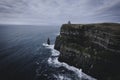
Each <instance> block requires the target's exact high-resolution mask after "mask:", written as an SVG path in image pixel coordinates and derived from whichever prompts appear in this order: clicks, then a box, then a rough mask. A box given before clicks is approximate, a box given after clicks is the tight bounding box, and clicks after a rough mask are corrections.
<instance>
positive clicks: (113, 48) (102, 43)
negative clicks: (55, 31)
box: [55, 23, 120, 80]
mask: <svg viewBox="0 0 120 80" xmlns="http://www.w3.org/2000/svg"><path fill="white" fill-rule="evenodd" d="M55 49H57V50H59V51H60V53H61V54H60V56H59V61H61V62H66V63H68V64H69V65H72V66H75V67H77V68H82V69H83V72H85V73H87V74H89V75H91V76H93V77H95V78H97V79H100V80H115V79H116V80H117V79H118V78H119V76H120V69H119V68H120V24H117V23H101V24H63V25H62V27H61V30H60V35H59V36H57V38H56V41H55Z"/></svg>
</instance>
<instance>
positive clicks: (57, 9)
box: [0, 0, 120, 25]
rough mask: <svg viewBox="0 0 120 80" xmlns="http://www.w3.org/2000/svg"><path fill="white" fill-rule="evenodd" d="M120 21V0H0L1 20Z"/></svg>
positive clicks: (50, 22) (13, 22) (5, 21)
mask: <svg viewBox="0 0 120 80" xmlns="http://www.w3.org/2000/svg"><path fill="white" fill-rule="evenodd" d="M69 20H70V21H72V22H73V23H96V22H120V0H114V1H113V0H69V1H68V0H59V1H58V0H0V24H38V25H46V24H47V25H49V24H52V25H54V24H55V25H56V24H62V23H66V22H67V21H69Z"/></svg>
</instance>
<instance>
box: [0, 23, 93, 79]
mask: <svg viewBox="0 0 120 80" xmlns="http://www.w3.org/2000/svg"><path fill="white" fill-rule="evenodd" d="M59 29H60V27H58V26H23V25H21V26H20V25H0V80H95V79H94V78H92V77H90V76H87V75H86V74H84V73H82V70H81V69H77V68H75V67H72V66H69V65H67V64H66V63H60V62H59V61H58V60H57V58H58V56H59V54H60V53H59V52H58V51H56V50H54V42H55V38H56V36H57V35H58V34H59ZM48 37H49V38H50V40H51V45H47V44H46V41H47V38H48Z"/></svg>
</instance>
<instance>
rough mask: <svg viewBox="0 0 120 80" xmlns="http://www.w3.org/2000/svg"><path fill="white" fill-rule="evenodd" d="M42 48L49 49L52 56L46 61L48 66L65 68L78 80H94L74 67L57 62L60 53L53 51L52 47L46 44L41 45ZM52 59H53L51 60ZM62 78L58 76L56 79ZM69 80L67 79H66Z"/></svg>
mask: <svg viewBox="0 0 120 80" xmlns="http://www.w3.org/2000/svg"><path fill="white" fill-rule="evenodd" d="M43 46H45V47H46V48H48V49H50V50H51V52H52V54H51V56H50V57H49V59H48V64H49V65H52V66H54V67H65V68H66V69H68V70H70V71H73V72H74V73H75V74H76V75H77V76H78V77H79V79H82V78H84V79H87V80H96V79H95V78H92V77H91V76H88V75H87V74H85V73H83V72H82V69H78V68H76V67H74V66H70V65H68V64H67V63H64V62H59V61H58V57H59V55H60V52H59V51H57V50H55V49H54V45H48V44H46V43H43ZM52 57H54V58H52ZM62 77H63V76H61V75H58V78H60V80H64V79H62ZM67 80H69V79H67Z"/></svg>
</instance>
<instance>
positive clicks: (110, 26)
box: [61, 23, 120, 30]
mask: <svg viewBox="0 0 120 80" xmlns="http://www.w3.org/2000/svg"><path fill="white" fill-rule="evenodd" d="M82 27H89V28H90V27H94V28H101V29H102V28H103V29H105V28H106V29H111V30H120V23H94V24H63V25H62V28H61V29H67V28H76V29H79V28H82Z"/></svg>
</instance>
